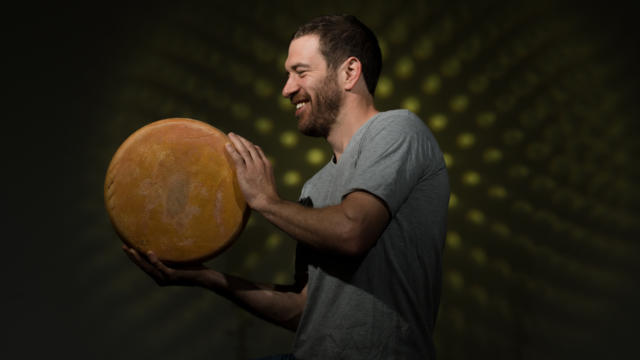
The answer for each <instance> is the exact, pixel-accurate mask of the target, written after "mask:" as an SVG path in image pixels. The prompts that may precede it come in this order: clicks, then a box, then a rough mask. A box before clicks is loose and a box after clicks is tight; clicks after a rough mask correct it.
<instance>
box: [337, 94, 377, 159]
mask: <svg viewBox="0 0 640 360" xmlns="http://www.w3.org/2000/svg"><path fill="white" fill-rule="evenodd" d="M348 100H353V101H348ZM357 100H358V99H345V102H344V103H343V106H342V108H341V109H340V112H339V113H338V117H337V118H336V122H335V123H334V124H333V126H332V127H331V130H330V131H329V135H327V142H328V143H329V145H330V146H331V149H332V150H333V154H334V155H335V158H336V161H337V160H339V159H340V157H341V156H342V153H343V152H344V150H345V149H346V148H347V145H349V141H351V138H352V137H353V135H354V134H355V133H356V131H358V129H360V127H361V126H362V125H364V123H366V122H367V120H369V119H370V118H371V117H372V116H374V115H375V114H377V113H378V110H376V108H375V106H374V104H373V101H372V100H371V101H364V100H363V99H359V100H360V101H357Z"/></svg>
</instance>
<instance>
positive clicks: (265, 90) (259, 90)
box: [253, 79, 275, 98]
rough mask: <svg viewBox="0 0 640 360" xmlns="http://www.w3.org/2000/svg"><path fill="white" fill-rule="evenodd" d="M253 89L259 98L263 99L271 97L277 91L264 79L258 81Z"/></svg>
mask: <svg viewBox="0 0 640 360" xmlns="http://www.w3.org/2000/svg"><path fill="white" fill-rule="evenodd" d="M253 89H254V90H255V92H256V94H257V95H258V96H260V97H263V98H266V97H269V96H271V95H272V94H273V92H274V90H275V89H274V87H273V85H271V83H269V82H268V81H267V80H264V79H257V80H256V82H255V84H254V87H253Z"/></svg>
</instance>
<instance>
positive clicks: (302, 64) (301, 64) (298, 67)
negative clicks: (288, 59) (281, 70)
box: [291, 63, 311, 71]
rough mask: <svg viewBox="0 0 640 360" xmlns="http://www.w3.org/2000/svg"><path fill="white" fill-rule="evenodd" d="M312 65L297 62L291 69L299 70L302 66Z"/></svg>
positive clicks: (307, 67) (305, 67) (306, 67)
mask: <svg viewBox="0 0 640 360" xmlns="http://www.w3.org/2000/svg"><path fill="white" fill-rule="evenodd" d="M310 67H311V66H309V64H304V63H297V64H294V65H293V66H291V70H293V71H298V70H300V68H304V69H309V68H310Z"/></svg>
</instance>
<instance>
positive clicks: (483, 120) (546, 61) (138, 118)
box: [0, 0, 640, 359]
mask: <svg viewBox="0 0 640 360" xmlns="http://www.w3.org/2000/svg"><path fill="white" fill-rule="evenodd" d="M634 10H635V9H634V8H632V7H630V6H624V7H622V6H620V5H619V4H613V3H607V4H600V5H598V6H594V5H589V4H585V3H584V2H583V3H580V4H572V3H569V2H553V1H548V2H545V1H525V2H506V1H483V2H471V1H469V2H467V3H463V2H446V1H425V2H420V1H397V2H390V1H378V0H374V1H371V0H368V1H353V2H349V3H348V4H344V2H340V1H329V2H323V3H322V4H320V3H316V4H303V3H301V2H258V1H254V2H244V1H237V2H233V3H230V4H225V5H221V4H217V3H215V2H201V3H194V2H191V3H189V4H188V5H187V4H186V3H183V4H178V2H175V4H173V5H159V4H157V3H156V4H153V5H152V4H149V5H146V6H143V5H136V6H131V5H129V6H125V5H118V6H116V5H114V4H112V3H109V4H107V3H104V4H102V5H96V4H91V6H89V5H86V6H83V7H79V8H78V7H76V8H71V7H68V8H61V7H55V6H53V5H49V6H46V7H39V6H36V5H32V6H24V5H23V7H22V8H20V9H14V10H11V11H9V10H7V11H6V12H5V17H6V18H7V19H6V21H4V22H3V25H2V26H3V28H4V29H3V31H2V33H3V37H4V39H3V48H4V51H3V62H4V64H5V65H4V69H3V70H4V71H3V72H4V73H5V74H4V75H3V76H4V81H3V85H4V87H5V92H6V93H8V95H5V96H4V99H3V100H4V101H3V103H4V106H3V108H4V110H5V116H6V117H5V119H4V120H5V121H4V122H3V124H4V129H5V131H4V135H5V136H4V139H3V141H2V150H3V152H2V155H3V160H4V161H3V179H2V181H3V185H4V186H3V192H2V203H3V216H2V218H3V220H2V221H3V222H2V227H3V229H4V230H5V231H4V236H3V244H5V245H6V246H5V247H4V257H3V260H4V261H3V262H2V264H1V265H0V266H2V275H3V276H2V279H3V281H2V283H1V284H2V308H1V309H2V310H1V311H2V313H1V314H2V320H3V321H2V323H3V325H4V326H3V328H4V332H3V333H4V335H3V336H2V337H1V339H2V340H1V343H0V345H1V346H0V356H1V357H2V358H7V359H14V358H35V357H36V356H42V355H45V356H46V355H56V356H59V355H65V356H72V357H82V358H92V359H115V358H117V359H133V358H145V359H148V358H159V359H168V358H180V359H217V358H220V359H223V358H224V359H227V358H228V359H246V358H250V357H256V356H260V355H266V354H272V353H281V352H286V351H288V350H289V347H290V345H291V342H292V337H293V335H292V334H291V333H289V332H287V331H285V330H281V329H278V328H276V327H273V326H271V325H269V324H267V323H264V322H262V321H260V320H257V319H254V318H252V317H250V316H248V315H246V314H244V313H243V312H241V311H240V310H238V309H236V308H235V307H234V306H233V305H231V304H229V303H228V302H226V301H224V300H222V299H221V298H219V297H217V296H216V295H214V294H210V293H207V292H205V291H202V290H199V289H192V288H158V287H157V286H156V285H155V284H154V283H153V282H152V281H151V280H150V279H149V278H147V277H146V276H145V275H144V274H142V273H141V272H140V271H139V270H138V269H137V268H136V267H135V266H133V265H132V264H131V263H130V262H129V261H128V259H127V258H126V257H125V256H124V254H122V252H121V250H120V241H119V239H118V238H117V236H116V235H115V233H114V232H113V230H112V227H111V225H110V223H109V221H108V218H107V215H106V212H105V210H104V206H103V200H102V182H103V179H104V174H105V172H106V169H107V166H108V162H109V160H110V158H111V156H112V155H113V153H114V152H115V150H116V149H117V147H118V146H119V145H120V144H121V143H122V141H124V139H125V138H126V137H127V136H128V135H129V134H131V133H132V132H133V131H134V130H136V129H137V128H139V127H141V126H143V125H145V124H147V123H149V122H151V121H155V120H159V119H162V118H167V117H176V116H180V117H191V118H195V119H199V120H203V121H206V122H209V123H211V124H213V125H214V126H216V127H218V128H220V129H221V130H223V131H234V132H237V133H240V134H242V135H244V136H246V137H247V138H249V139H250V140H252V141H254V142H256V143H258V144H260V145H261V146H262V147H263V148H264V149H265V152H266V153H267V154H268V155H269V156H270V157H271V158H272V159H273V161H274V164H275V169H276V176H277V179H278V182H279V188H280V192H281V195H282V196H284V197H286V198H288V199H291V200H295V199H296V194H297V193H298V191H299V189H300V187H301V185H302V183H303V182H304V180H305V179H306V178H308V177H309V176H310V175H311V174H313V173H314V171H316V170H317V169H319V166H320V165H321V164H322V163H323V162H325V161H327V160H328V158H329V155H330V154H329V153H328V149H327V147H326V146H325V145H324V144H323V142H322V141H321V140H318V139H307V138H302V137H300V136H298V135H297V133H296V125H295V119H294V117H293V114H292V109H291V106H290V105H289V104H288V102H287V101H284V100H283V99H281V96H280V90H281V86H282V85H283V84H284V79H285V76H284V70H283V68H282V63H283V61H284V58H285V57H286V50H287V45H288V40H289V36H290V34H291V33H292V32H293V31H294V30H295V28H296V26H297V25H298V24H300V23H301V22H303V21H305V20H307V19H309V18H311V17H313V16H315V15H319V14H324V13H342V12H348V13H353V14H355V15H357V16H358V17H359V18H361V19H362V20H363V21H364V22H365V23H367V24H369V25H370V26H371V27H372V29H373V30H374V31H375V32H376V33H377V34H378V36H379V38H380V40H381V44H382V47H383V53H384V63H385V65H384V69H383V75H382V78H381V82H380V85H379V89H378V92H377V101H378V107H379V109H381V110H386V109H392V108H397V107H405V108H409V109H411V110H412V111H414V112H416V113H417V114H419V115H420V116H421V117H422V118H423V119H424V121H425V122H426V123H427V124H428V125H429V126H430V127H431V129H432V130H433V132H434V134H435V135H436V138H437V139H438V141H439V142H440V145H441V147H442V149H443V150H444V151H445V153H446V160H447V163H448V166H449V170H450V176H451V186H452V198H451V206H450V221H449V235H448V238H447V247H446V252H445V258H444V259H445V260H444V266H445V269H444V289H443V297H442V306H441V308H440V315H439V318H438V322H437V327H436V334H435V335H436V345H437V350H438V353H439V357H440V358H441V359H469V358H487V359H549V358H554V359H573V358H576V359H577V358H581V359H587V358H625V357H629V356H631V354H632V353H633V352H634V351H635V346H634V344H635V341H636V336H635V333H636V323H637V321H638V320H639V319H640V316H639V312H638V310H637V303H638V300H640V299H639V292H638V273H639V272H638V270H639V266H638V260H639V259H640V257H639V252H638V249H639V246H638V239H637V238H638V234H639V228H640V225H639V224H638V220H640V219H639V216H638V214H639V210H640V209H639V207H638V199H639V192H638V187H637V182H638V180H639V175H640V174H639V172H638V163H639V162H638V160H637V159H636V155H637V154H638V141H637V140H636V136H637V135H638V134H637V129H638V125H637V124H636V123H637V120H638V112H637V110H638V107H637V105H636V103H637V94H638V91H637V90H638V88H637V80H638V71H637V61H638V57H637V54H636V53H635V48H636V47H637V43H638V41H637V38H635V37H634V36H633V33H632V30H634V25H635V21H636V18H637V16H636V15H635V11H634ZM294 247H295V244H294V242H293V241H292V240H290V239H289V238H287V237H286V236H285V235H284V234H282V233H280V232H279V231H277V230H275V229H274V228H273V227H271V226H270V225H269V224H268V223H266V221H265V220H264V219H262V218H261V217H260V216H257V215H255V214H254V215H253V216H252V218H251V220H250V223H249V225H248V226H247V228H246V229H245V231H244V233H243V235H242V236H241V237H240V239H239V240H238V241H237V243H236V244H235V245H234V246H233V247H232V248H231V249H229V250H228V251H227V252H225V253H223V254H222V255H220V256H219V257H218V258H216V259H214V260H213V261H211V262H210V263H209V265H211V266H213V267H215V268H217V269H221V270H224V271H228V272H232V273H235V274H239V275H242V276H245V277H248V278H251V279H255V280H258V281H265V282H271V281H276V282H288V281H290V279H291V271H292V259H293V251H294ZM635 352H636V353H637V351H635Z"/></svg>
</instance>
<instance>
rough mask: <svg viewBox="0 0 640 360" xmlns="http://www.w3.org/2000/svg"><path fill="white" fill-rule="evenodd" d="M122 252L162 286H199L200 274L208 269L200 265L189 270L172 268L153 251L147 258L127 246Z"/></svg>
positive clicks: (192, 266)
mask: <svg viewBox="0 0 640 360" xmlns="http://www.w3.org/2000/svg"><path fill="white" fill-rule="evenodd" d="M122 250H123V251H124V252H125V253H126V254H127V256H128V257H129V259H131V261H133V262H134V263H135V264H136V265H138V267H140V269H142V271H144V272H146V273H147V274H148V275H149V276H150V277H151V278H152V279H153V280H155V282H156V283H157V284H158V285H160V286H168V285H198V284H199V281H200V273H201V272H203V271H205V270H207V268H206V267H204V266H202V265H199V264H198V265H191V266H189V267H188V268H180V269H178V268H171V267H169V266H167V265H165V264H164V263H163V262H162V261H160V259H158V257H157V256H156V254H154V253H153V252H152V251H149V252H147V254H146V256H145V255H142V254H140V253H139V252H138V251H136V250H135V249H133V248H130V247H128V246H127V245H122Z"/></svg>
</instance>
